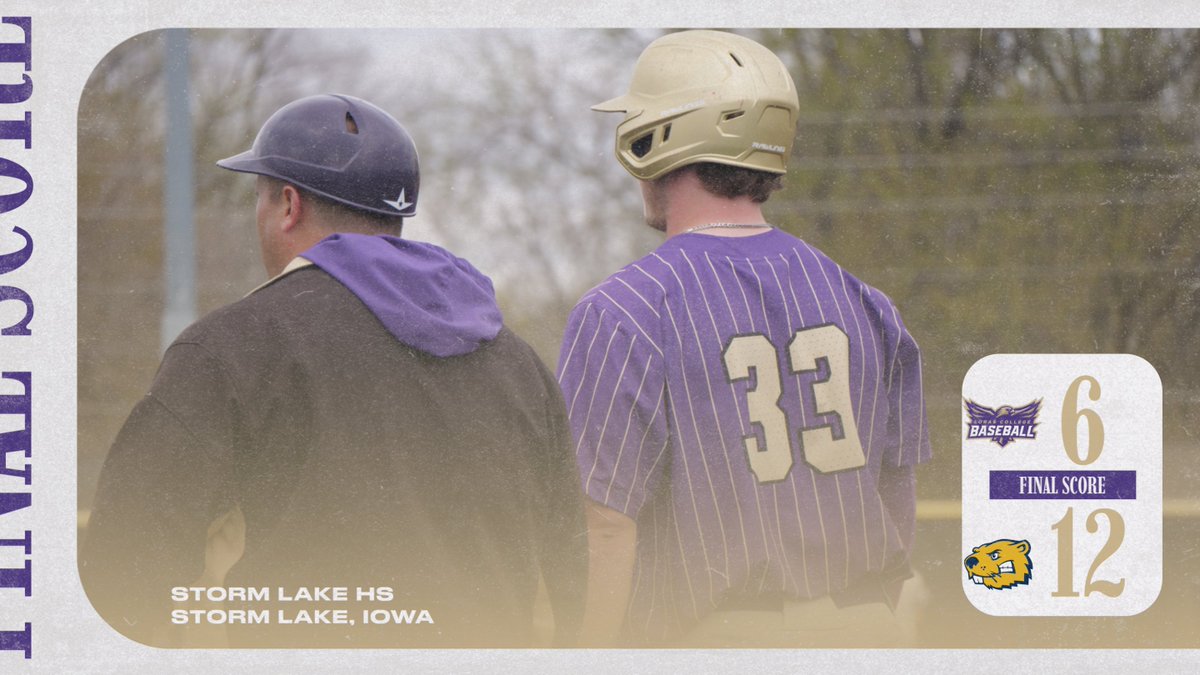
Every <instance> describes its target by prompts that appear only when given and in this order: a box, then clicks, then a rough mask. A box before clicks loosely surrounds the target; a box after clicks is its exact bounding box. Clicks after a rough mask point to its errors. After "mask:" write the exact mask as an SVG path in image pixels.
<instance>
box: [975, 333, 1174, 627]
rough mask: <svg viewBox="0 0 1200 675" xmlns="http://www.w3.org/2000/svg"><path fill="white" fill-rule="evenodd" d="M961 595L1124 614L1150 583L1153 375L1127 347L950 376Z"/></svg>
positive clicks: (1029, 606)
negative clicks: (957, 410)
mask: <svg viewBox="0 0 1200 675" xmlns="http://www.w3.org/2000/svg"><path fill="white" fill-rule="evenodd" d="M962 395H963V415H962V416H963V426H962V428H963V435H962V438H963V457H962V489H963V492H962V500H963V503H962V536H963V538H962V556H963V557H962V564H963V575H962V582H963V592H964V593H965V594H966V595H967V598H968V599H969V600H970V601H971V603H972V604H973V605H975V607H976V608H978V609H979V610H981V611H983V612H986V613H987V614H992V615H996V616H1128V615H1131V614H1137V613H1139V612H1141V611H1143V610H1145V609H1146V608H1147V607H1149V606H1150V605H1152V604H1153V603H1154V601H1155V599H1157V597H1158V593H1159V589H1160V588H1161V586H1162V512H1163V509H1162V469H1163V467H1162V382H1161V380H1160V379H1159V377H1158V373H1157V371H1155V370H1154V367H1153V366H1151V365H1150V364H1149V363H1147V362H1146V361H1145V360H1144V359H1142V358H1140V357H1137V356H1133V355H1130V354H997V355H993V356H988V357H985V358H983V359H980V360H979V361H978V362H976V363H975V365H974V366H972V367H971V370H970V371H968V372H967V376H966V377H965V378H964V380H963V394H962Z"/></svg>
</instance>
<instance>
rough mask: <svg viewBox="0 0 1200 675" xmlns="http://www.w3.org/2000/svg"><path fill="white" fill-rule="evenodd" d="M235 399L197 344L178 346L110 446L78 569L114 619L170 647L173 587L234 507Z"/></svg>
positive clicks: (183, 582) (186, 578)
mask: <svg viewBox="0 0 1200 675" xmlns="http://www.w3.org/2000/svg"><path fill="white" fill-rule="evenodd" d="M234 400H235V397H234V396H233V392H232V391H231V387H230V385H229V384H228V381H227V379H226V378H225V377H224V375H223V372H222V369H221V368H220V366H219V364H218V363H216V361H215V359H213V358H212V357H211V356H210V355H208V354H207V353H206V352H205V351H204V350H203V349H201V348H200V347H198V346H196V345H190V344H181V345H175V346H173V347H171V349H169V350H168V351H167V354H166V355H165V356H164V360H163V363H162V365H161V366H160V368H159V372H158V374H157V376H156V377H155V381H154V384H153V386H152V388H151V391H150V393H149V394H148V395H147V396H146V397H144V398H143V399H142V400H141V401H140V402H139V403H138V404H137V406H135V407H134V409H133V412H132V413H130V415H129V418H128V419H127V420H126V421H125V424H124V426H123V427H122V429H121V431H120V433H119V434H118V435H117V438H116V440H115V441H114V443H113V446H112V448H111V449H110V450H109V453H108V456H107V457H106V459H105V462H104V466H103V468H102V470H101V474H100V481H99V484H98V487H97V492H96V497H95V500H94V506H93V509H92V513H91V516H90V518H89V520H88V524H87V530H86V532H85V533H84V537H83V543H82V546H81V548H80V559H79V571H80V577H81V578H82V580H83V584H84V588H85V590H86V591H87V593H88V596H89V598H90V599H91V601H92V605H93V606H94V607H95V608H96V610H97V611H98V612H99V613H100V615H101V616H102V617H104V619H105V620H106V621H108V623H109V624H110V625H112V626H113V627H114V628H115V629H117V630H118V631H120V632H122V633H124V634H125V635H126V636H128V637H130V638H133V639H135V640H138V641H139V642H143V643H150V644H158V645H162V646H167V645H165V644H163V643H164V641H166V642H169V638H168V635H167V633H166V632H165V631H166V630H167V628H168V627H169V625H170V610H171V598H170V589H171V588H172V587H173V586H189V585H192V583H193V582H194V581H196V580H197V579H198V578H199V577H200V575H201V573H202V572H203V569H204V554H205V545H206V542H207V530H208V525H209V524H210V523H211V522H212V521H213V519H214V518H215V517H216V516H218V515H220V514H221V513H223V512H224V511H226V510H228V509H229V508H230V507H231V506H232V502H233V498H232V494H233V490H232V480H233V476H232V470H231V464H232V459H231V456H232V452H231V446H232V438H233V428H234V424H235V413H234V411H235V406H234Z"/></svg>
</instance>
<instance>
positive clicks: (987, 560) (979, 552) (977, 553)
mask: <svg viewBox="0 0 1200 675" xmlns="http://www.w3.org/2000/svg"><path fill="white" fill-rule="evenodd" d="M963 565H964V566H965V567H966V568H967V576H968V577H969V578H970V579H971V581H973V582H975V583H976V584H980V585H983V586H986V587H988V588H1012V587H1013V586H1019V585H1022V584H1027V583H1029V579H1030V578H1032V576H1033V561H1031V560H1030V559H1029V542H1028V541H1014V540H1012V539H997V540H996V541H993V542H990V543H987V544H983V545H982V546H976V547H975V548H973V549H971V555H969V556H967V558H966V560H963Z"/></svg>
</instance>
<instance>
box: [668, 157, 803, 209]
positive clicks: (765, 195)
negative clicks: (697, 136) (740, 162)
mask: <svg viewBox="0 0 1200 675" xmlns="http://www.w3.org/2000/svg"><path fill="white" fill-rule="evenodd" d="M691 166H692V167H694V168H695V170H696V175H697V176H698V177H699V178H700V184H701V185H703V186H704V189H705V190H708V191H709V192H711V193H712V194H714V195H716V196H718V197H725V198H726V199H735V198H737V197H749V198H750V200H751V201H753V202H754V203H756V204H761V203H763V202H765V201H767V199H769V198H770V197H771V193H772V192H775V191H776V190H778V189H780V188H782V187H783V175H782V174H777V173H770V172H767V171H758V170H756V169H747V168H744V167H740V166H728V165H726V164H714V163H712V162H700V163H697V164H693V165H691Z"/></svg>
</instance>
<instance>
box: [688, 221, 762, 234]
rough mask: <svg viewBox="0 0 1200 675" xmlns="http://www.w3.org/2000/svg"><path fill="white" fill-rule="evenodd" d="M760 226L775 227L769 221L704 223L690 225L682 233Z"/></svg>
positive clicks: (746, 228)
mask: <svg viewBox="0 0 1200 675" xmlns="http://www.w3.org/2000/svg"><path fill="white" fill-rule="evenodd" d="M759 227H766V228H773V227H775V226H774V225H771V224H769V223H704V224H703V225H693V226H692V227H689V228H688V229H686V230H684V231H683V232H682V233H681V234H688V233H689V232H699V231H700V230H714V229H730V230H748V229H751V228H759Z"/></svg>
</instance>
